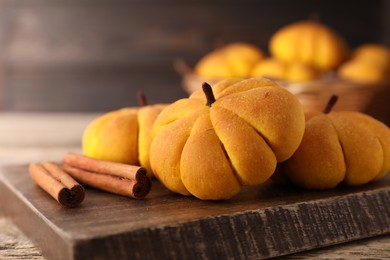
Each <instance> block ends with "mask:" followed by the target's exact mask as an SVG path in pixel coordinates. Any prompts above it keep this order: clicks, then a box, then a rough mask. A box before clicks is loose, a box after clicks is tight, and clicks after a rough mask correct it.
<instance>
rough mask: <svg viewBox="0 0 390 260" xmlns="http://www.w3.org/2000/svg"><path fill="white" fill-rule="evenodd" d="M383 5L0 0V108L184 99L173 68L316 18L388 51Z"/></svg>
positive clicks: (280, 0)
mask: <svg viewBox="0 0 390 260" xmlns="http://www.w3.org/2000/svg"><path fill="white" fill-rule="evenodd" d="M389 2H390V1H379V0H372V1H370V0H357V1H351V0H344V1H325V0H320V1H319V0H293V1H291V0H290V1H288V0H242V1H229V0H227V1H222V0H221V1H207V0H198V1H195V0H194V1H190V0H186V1H184V0H182V1H179V0H129V1H115V0H106V1H103V0H95V1H94V0H57V1H52V0H35V1H29V0H0V109H2V110H48V111H106V110H111V109H116V108H119V107H123V106H129V105H136V98H135V94H136V92H137V91H138V90H140V89H142V90H143V91H144V92H145V94H146V95H147V97H148V99H149V102H150V103H156V102H172V101H174V100H176V99H178V98H181V97H185V96H186V93H185V92H184V91H183V90H182V88H181V78H180V75H178V73H177V72H176V71H175V70H174V68H173V63H174V61H175V60H176V59H178V58H182V59H184V60H185V61H186V62H187V63H188V64H190V65H193V64H194V63H195V62H196V61H197V60H198V59H199V58H200V57H201V56H202V55H203V54H205V53H206V52H208V51H210V50H211V49H212V48H214V46H215V45H216V44H219V43H221V42H225V43H227V42H232V41H247V42H251V43H254V44H256V45H258V46H260V47H261V48H262V49H263V50H264V51H267V45H268V40H269V38H270V36H271V35H272V33H273V32H275V30H277V29H278V28H280V27H282V26H284V25H286V24H288V23H290V22H294V21H298V20H302V19H306V18H308V17H309V16H310V15H313V14H315V15H317V16H318V17H320V20H321V21H323V22H324V23H326V24H328V25H329V26H331V27H332V28H334V29H335V30H336V31H338V32H340V33H341V34H343V35H344V36H345V37H346V39H347V41H348V42H349V44H350V46H351V47H354V46H356V45H358V44H361V43H364V42H368V41H372V42H379V43H384V44H387V45H390V38H389V37H390V36H389V35H390V29H389V27H390V24H389V21H390V20H389V17H388V16H389V15H388V14H389V11H390V4H389Z"/></svg>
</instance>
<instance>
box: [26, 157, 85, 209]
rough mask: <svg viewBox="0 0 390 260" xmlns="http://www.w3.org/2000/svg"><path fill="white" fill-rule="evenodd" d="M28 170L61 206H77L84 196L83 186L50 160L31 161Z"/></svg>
mask: <svg viewBox="0 0 390 260" xmlns="http://www.w3.org/2000/svg"><path fill="white" fill-rule="evenodd" d="M29 172H30V175H31V177H32V179H33V180H34V181H35V183H37V184H38V186H40V187H41V188H42V189H43V190H45V191H46V192H47V193H49V194H50V195H51V196H52V197H53V198H54V199H56V200H57V201H58V202H59V203H60V204H61V205H62V206H65V207H69V208H73V207H77V206H78V205H79V204H80V203H81V202H82V201H83V200H84V197H85V191H84V188H83V187H82V186H81V185H80V184H79V183H78V182H77V181H75V180H74V179H73V178H72V177H70V176H69V175H68V174H66V172H64V171H63V170H61V168H60V167H59V166H58V165H57V164H55V163H52V162H44V163H31V164H30V165H29Z"/></svg>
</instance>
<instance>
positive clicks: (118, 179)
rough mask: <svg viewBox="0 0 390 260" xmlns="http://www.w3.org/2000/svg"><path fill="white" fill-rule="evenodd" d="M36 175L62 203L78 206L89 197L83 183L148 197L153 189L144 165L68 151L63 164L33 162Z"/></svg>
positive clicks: (116, 192)
mask: <svg viewBox="0 0 390 260" xmlns="http://www.w3.org/2000/svg"><path fill="white" fill-rule="evenodd" d="M29 172H30V175H31V177H32V179H33V180H34V181H35V182H36V183H37V184H38V185H39V186H40V187H41V188H42V189H44V190H45V191H46V192H47V193H49V194H50V195H51V196H52V197H53V198H55V199H56V200H57V201H58V202H59V203H60V204H61V205H63V206H66V207H76V206H78V205H79V204H80V203H81V202H82V201H83V199H84V197H85V191H84V188H83V187H82V186H81V185H80V184H79V183H78V182H80V183H82V184H85V185H88V186H91V187H94V188H97V189H100V190H104V191H107V192H111V193H115V194H119V195H124V196H129V197H132V198H136V199H141V198H144V197H145V196H146V195H147V194H148V193H149V191H150V189H151V181H150V179H149V177H148V176H147V174H146V170H145V169H144V168H142V167H140V166H133V165H128V164H123V163H116V162H109V161H103V160H98V159H94V158H91V157H87V156H83V155H79V154H75V153H68V154H66V155H65V157H64V159H63V164H62V165H57V164H55V163H52V162H44V163H31V164H30V166H29Z"/></svg>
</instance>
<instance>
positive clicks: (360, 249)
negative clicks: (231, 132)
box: [0, 112, 390, 260]
mask: <svg viewBox="0 0 390 260" xmlns="http://www.w3.org/2000/svg"><path fill="white" fill-rule="evenodd" d="M96 116H97V114H89V113H88V114H83V113H9V112H8V113H1V112H0V122H1V123H0V133H1V135H0V165H8V164H12V165H22V166H17V169H19V170H17V172H19V171H20V169H21V168H23V167H24V166H23V165H26V164H27V163H28V162H31V161H41V160H57V161H58V160H60V159H61V158H62V156H63V155H64V154H65V153H66V152H68V151H80V137H81V134H82V131H83V129H84V128H85V126H86V125H87V123H88V122H89V121H90V120H91V119H93V118H94V117H96ZM7 167H8V166H7ZM20 181H22V182H24V183H25V184H26V186H24V187H29V190H25V192H26V191H28V192H33V191H34V190H35V191H34V192H35V193H37V194H40V195H41V196H44V195H45V194H42V192H41V191H40V190H39V189H38V188H37V187H35V186H34V185H33V184H32V183H31V182H29V181H27V180H26V179H24V181H23V179H21V180H20ZM387 184H388V179H387V180H386V185H387ZM366 188H369V187H366ZM371 188H373V187H372V186H371ZM371 188H369V189H371ZM386 189H387V188H386ZM7 190H8V188H7ZM4 191H5V189H4V188H3V187H0V194H3V192H4ZM153 192H156V191H153ZM354 192H355V191H354ZM95 193H99V192H97V191H95ZM154 194H155V193H154ZM258 194H259V195H260V194H266V192H264V191H263V192H261V191H258ZM281 194H282V193H281V192H280V190H279V191H278V192H276V193H275V194H274V196H276V197H275V200H280V199H281ZM365 194H366V195H365V198H367V199H369V197H368V195H370V194H371V193H365ZM367 194H368V195H367ZM387 194H388V193H387ZM88 195H90V192H89V190H88V193H87V197H86V200H85V201H84V202H85V204H84V202H83V204H82V205H83V206H82V207H83V208H79V209H76V210H77V211H83V210H86V211H87V212H88V211H93V209H94V207H92V208H90V207H89V206H90V205H91V204H93V205H94V206H97V205H99V203H100V202H98V201H95V200H92V201H91V200H89V199H88ZM151 195H153V193H152V194H151ZM269 195H270V194H269ZM326 195H327V194H326V193H325V194H323V195H318V197H316V199H319V198H320V197H321V196H326ZM333 195H334V194H333ZM101 196H103V197H106V194H104V195H103V194H101ZM171 196H172V195H167V197H166V200H165V203H166V204H169V203H173V202H172V200H173V199H174V197H176V196H173V197H171ZM245 196H248V195H245V194H243V195H241V197H240V198H241V199H243V198H244V197H245ZM300 196H301V194H300V193H295V195H294V196H293V197H292V198H290V200H286V201H285V203H283V204H281V206H282V207H285V206H288V205H291V203H293V201H294V200H296V202H299V201H300V199H301V198H300ZM311 196H317V195H315V194H314V193H313V194H312V195H311ZM386 196H388V195H386ZM109 197H111V196H109ZM114 197H115V196H114ZM38 198H39V197H38ZM240 198H237V199H240ZM337 198H338V196H332V197H330V198H329V200H330V201H332V199H334V200H335V201H339V202H340V203H341V201H340V200H338V199H337ZM384 199H385V200H386V204H387V205H388V203H389V200H388V199H386V198H385V197H384ZM115 200H116V201H118V200H119V201H122V202H123V205H133V203H135V202H134V201H133V200H131V199H127V198H121V197H115ZM15 201H19V202H20V199H16V200H15ZM185 201H187V202H188V204H192V201H194V206H197V210H198V211H200V213H199V212H198V213H197V214H198V215H195V216H194V217H199V216H200V217H201V216H202V215H201V214H205V213H206V212H207V211H209V210H210V209H213V207H214V209H213V210H216V208H215V207H217V208H218V207H220V206H218V204H215V203H211V205H208V204H207V205H208V206H204V205H202V202H197V200H194V199H190V198H186V199H185ZM251 201H252V202H253V200H248V202H247V203H249V204H250V203H251ZM316 201H317V202H318V200H316ZM374 201H376V199H375V200H374ZM190 202H191V203H190ZM372 202H373V201H372V200H370V203H372ZM4 203H5V202H4V200H3V197H2V199H1V200H0V259H6V260H8V259H53V258H46V257H45V256H43V255H42V251H43V247H42V245H40V244H38V243H36V242H35V243H33V241H32V240H31V238H32V236H31V234H29V233H23V232H22V230H21V226H20V225H19V224H18V223H19V221H20V218H19V217H22V216H23V215H18V216H16V217H10V216H9V214H8V217H7V216H5V214H4V213H5V212H4V210H3V205H4ZM6 203H7V205H8V207H9V206H10V205H12V203H9V201H7V202H6ZM8 203H9V204H8ZM141 203H146V204H148V207H147V210H145V212H143V213H142V214H143V216H148V215H150V214H151V211H150V209H151V208H150V207H153V206H156V205H155V204H154V200H152V199H151V198H150V199H148V200H145V201H141ZM232 203H233V208H234V207H236V206H234V203H237V201H236V202H232ZM264 203H265V202H262V204H261V205H258V208H261V207H264ZM298 204H299V203H298ZM298 204H293V205H298ZM33 205H35V206H38V208H40V209H43V208H45V210H46V211H47V210H51V209H55V210H57V211H61V212H63V209H62V208H59V207H58V205H57V204H56V202H55V201H53V200H52V199H51V198H50V197H48V198H46V199H45V200H43V201H41V203H39V204H33ZM137 205H139V206H138V207H140V205H142V204H137ZM223 205H224V206H227V204H226V203H223ZM229 205H230V204H229ZM245 205H248V204H245ZM356 206H358V204H356ZM363 206H364V210H363V211H364V212H366V210H368V208H370V207H372V206H369V204H364V205H363ZM105 208H107V209H111V208H112V207H111V206H110V205H105ZM177 208H179V207H175V209H177ZM179 209H180V208H179ZM293 209H294V207H288V210H293ZM295 209H296V208H295ZM346 209H347V208H346V207H342V209H341V213H339V212H340V211H338V212H336V213H335V212H333V215H331V214H330V213H329V214H324V213H325V212H324V209H323V208H318V210H319V211H321V212H322V213H323V214H322V215H323V216H324V219H325V220H326V219H328V217H329V218H330V219H329V220H332V217H333V218H335V217H338V216H337V214H340V216H339V218H340V219H341V218H345V217H346V216H347V215H344V214H343V213H345V212H346V211H345V210H346ZM124 210H125V211H126V212H129V211H131V208H127V207H126V208H124ZM155 210H156V209H155ZM191 210H193V209H190V211H188V213H187V207H186V208H185V209H184V210H183V211H181V213H177V214H179V215H181V218H184V217H185V215H186V214H189V213H190V212H191ZM231 210H232V209H231ZM386 210H387V211H386ZM233 211H234V209H233ZM65 212H66V211H65ZM73 212H74V211H73ZM221 212H222V210H221ZM223 212H225V213H229V211H228V209H224V211H223ZM254 212H255V213H256V210H255V211H254ZM281 212H282V211H281ZM59 213H60V212H57V213H56V211H54V212H52V213H51V218H53V217H55V216H56V214H57V217H59V216H60V218H61V219H62V220H64V221H65V220H70V221H71V220H72V219H73V218H75V219H79V217H77V215H76V217H74V216H72V217H71V216H69V215H71V213H66V214H64V215H58V214H59ZM94 213H96V212H95V211H94ZM383 213H384V214H387V218H386V219H388V217H389V213H388V209H384V212H383ZM89 214H92V213H91V212H90V213H89ZM166 214H169V213H166ZM95 215H96V214H94V216H95ZM260 215H261V214H260ZM29 216H35V217H34V218H36V212H35V213H34V214H31V215H29ZM262 216H263V215H262ZM274 216H277V214H275V215H274ZM280 216H283V215H280ZM325 216H326V217H325ZM124 217H129V216H126V215H124ZM360 217H361V218H362V221H365V225H366V226H367V228H368V229H370V230H371V227H372V225H373V223H371V220H372V219H373V215H371V214H370V215H366V214H363V215H360ZM119 218H120V217H119V216H114V217H113V218H112V219H111V221H110V220H106V221H107V222H109V224H110V225H111V226H112V227H113V226H116V225H119V224H118V221H119V220H118V219H119ZM168 218H169V216H168V215H167V216H165V220H167V219H168ZM153 219H155V216H154V217H152V218H151V219H150V220H148V221H152V220H153ZM220 219H223V218H220ZM367 219H369V221H368V223H367V224H366V221H367ZM57 221H58V219H57ZM160 221H164V220H160ZM387 221H388V220H387ZM91 222H92V220H91ZM318 222H319V223H320V222H321V221H320V220H318ZM47 223H50V222H47ZM95 223H96V224H102V223H103V222H97V221H95ZM240 223H241V222H240ZM243 223H244V224H245V223H246V222H243ZM348 223H349V221H345V222H343V225H342V226H341V227H340V228H339V230H338V232H336V233H335V235H336V234H339V233H340V232H342V230H343V227H344V226H348ZM374 223H375V222H374ZM76 224H77V223H76ZM221 224H226V222H224V221H221ZM382 224H386V221H385V222H383V223H382ZM67 225H74V223H73V224H71V222H68V223H67ZM125 225H127V226H129V225H131V224H129V223H127V224H125ZM176 226H177V225H176ZM241 226H242V225H241ZM388 226H389V224H388V222H387V227H388ZM237 227H239V226H237ZM329 227H332V225H330V224H329ZM269 228H271V227H269ZM272 228H275V226H273V227H272ZM284 228H286V227H283V226H281V227H280V229H284ZM85 229H86V230H85ZM85 229H82V233H83V234H85V232H87V233H88V234H89V235H91V234H93V232H92V230H91V228H90V226H87V227H86V228H85ZM98 229H99V228H98V227H96V228H93V230H95V231H94V232H96V230H98ZM171 230H172V229H171ZM227 230H228V231H229V232H230V230H229V229H227ZM268 230H269V229H268ZM303 230H307V229H303ZM57 231H58V230H57ZM255 231H258V226H256V227H255ZM346 231H347V232H350V231H351V230H348V229H346ZM352 231H353V230H352ZM36 232H40V231H39V229H36ZM305 232H307V231H305ZM381 232H383V230H382V231H381ZM35 235H36V234H35ZM178 235H179V233H178ZM199 235H200V234H196V233H195V235H194V236H196V237H199ZM217 235H218V234H217ZM219 235H220V234H219ZM268 235H269V234H268ZM350 235H351V234H350ZM355 235H356V234H355ZM194 236H193V237H194ZM312 236H313V235H312V234H311V235H310V234H309V235H307V236H306V238H305V239H308V238H310V237H312ZM196 237H194V239H195V238H196ZM320 237H323V235H320ZM347 238H348V239H350V238H351V236H349V237H347ZM188 239H190V238H188ZM183 241H186V240H185V239H184V240H183ZM314 241H315V240H314ZM179 242H181V241H178V243H177V245H176V246H177V247H181V243H179ZM287 245H288V246H291V245H290V244H287ZM184 246H185V245H184ZM248 251H249V249H248ZM389 251H390V235H385V236H375V237H372V238H368V239H361V240H360V239H359V240H356V241H351V242H348V243H342V244H338V245H333V246H329V247H325V248H320V249H316V250H309V251H305V252H300V253H296V254H292V255H289V256H284V257H283V258H282V259H388V256H389ZM84 253H88V252H87V251H85V252H84ZM291 253H292V252H291ZM55 259H57V258H55Z"/></svg>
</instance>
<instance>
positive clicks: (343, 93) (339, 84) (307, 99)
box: [182, 72, 390, 112]
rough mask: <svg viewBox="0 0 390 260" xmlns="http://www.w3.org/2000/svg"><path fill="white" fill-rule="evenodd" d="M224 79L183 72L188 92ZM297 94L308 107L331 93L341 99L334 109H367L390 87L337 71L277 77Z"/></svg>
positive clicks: (323, 101) (319, 104) (323, 102)
mask: <svg viewBox="0 0 390 260" xmlns="http://www.w3.org/2000/svg"><path fill="white" fill-rule="evenodd" d="M220 80H221V79H205V78H202V77H200V76H198V75H196V74H193V73H190V72H187V73H184V74H182V85H183V88H184V89H185V91H186V92H188V93H189V94H190V93H192V92H194V91H195V90H197V89H199V88H201V86H202V83H203V82H205V81H206V82H208V83H209V84H210V85H213V84H215V83H217V82H218V81H220ZM276 82H277V83H278V84H279V85H280V86H282V87H285V88H286V89H287V90H289V91H290V92H291V93H293V94H294V95H296V96H297V98H298V99H299V100H300V102H301V103H302V105H303V106H304V107H305V108H306V109H314V110H317V111H322V110H323V109H324V107H325V106H326V104H327V102H328V100H329V98H330V97H331V96H332V95H338V96H339V99H338V102H337V104H336V105H335V107H334V108H333V109H334V110H348V111H361V112H362V111H365V109H366V108H367V106H368V105H369V104H370V102H371V100H372V99H373V97H374V96H375V95H376V94H377V93H379V92H380V91H381V90H383V89H384V88H390V81H384V82H381V83H380V84H379V83H378V84H375V85H363V84H357V83H354V82H350V81H346V80H342V79H340V78H338V77H336V76H335V75H326V76H324V77H323V78H322V79H321V80H316V81H309V82H297V83H292V82H285V81H276Z"/></svg>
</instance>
